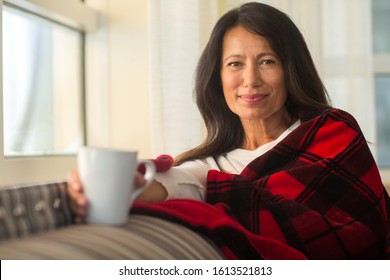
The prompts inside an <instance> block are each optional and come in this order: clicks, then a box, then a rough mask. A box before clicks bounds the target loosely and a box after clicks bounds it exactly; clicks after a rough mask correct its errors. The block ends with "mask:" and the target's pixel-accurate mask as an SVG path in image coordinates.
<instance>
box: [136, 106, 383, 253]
mask: <svg viewBox="0 0 390 280" xmlns="http://www.w3.org/2000/svg"><path fill="white" fill-rule="evenodd" d="M206 201H207V203H205V202H199V201H194V200H171V201H164V202H160V203H155V204H137V205H135V206H134V207H133V209H132V212H134V213H142V214H148V215H153V216H158V217H161V218H164V219H168V220H171V221H175V222H178V223H181V224H183V225H185V226H186V227H189V228H190V229H192V230H195V231H197V232H199V233H201V234H203V235H205V236H207V237H208V238H209V239H210V240H212V241H213V242H214V243H215V244H216V245H217V246H218V247H219V248H220V250H221V251H222V252H223V253H224V254H225V255H226V257H227V258H229V259H305V258H308V259H385V258H386V257H387V258H389V256H390V250H389V236H390V235H389V218H390V214H389V213H390V203H389V202H390V201H389V196H388V194H387V193H386V191H385V189H384V187H383V184H382V182H381V179H380V175H379V172H378V168H377V166H376V164H375V162H374V159H373V157H372V155H371V153H370V150H369V147H368V145H367V143H366V140H365V138H364V136H363V134H362V132H361V130H360V128H359V126H358V124H357V123H356V121H355V119H354V118H353V117H352V116H351V115H349V114H348V113H346V112H343V111H340V110H337V109H332V110H327V111H326V112H322V113H321V114H319V115H317V116H315V117H312V118H310V119H308V120H305V119H302V124H301V125H300V126H299V127H298V128H297V129H295V130H294V131H293V132H291V133H290V134H289V135H288V136H287V137H286V138H285V139H284V140H282V141H281V142H280V143H279V144H278V145H276V146H275V147H274V148H273V149H272V150H270V151H269V152H267V153H266V154H264V155H263V156H261V157H259V158H257V159H255V160H254V161H253V162H251V163H250V164H249V165H248V166H247V167H246V168H245V169H244V170H243V172H242V173H241V174H239V175H234V174H228V173H224V172H220V171H216V170H211V171H210V172H209V174H208V188H207V195H206ZM386 254H387V255H386Z"/></svg>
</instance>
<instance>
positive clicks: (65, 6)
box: [0, 0, 97, 186]
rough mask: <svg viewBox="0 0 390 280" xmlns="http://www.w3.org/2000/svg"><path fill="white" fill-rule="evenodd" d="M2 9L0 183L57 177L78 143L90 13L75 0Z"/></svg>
mask: <svg viewBox="0 0 390 280" xmlns="http://www.w3.org/2000/svg"><path fill="white" fill-rule="evenodd" d="M0 6H1V8H2V9H1V10H2V13H1V22H2V29H1V30H2V33H1V38H2V40H1V42H2V43H1V46H2V51H1V53H2V56H1V60H0V61H1V67H0V69H1V75H0V88H1V92H2V95H1V98H0V108H1V109H0V113H1V114H0V115H1V122H0V123H1V125H0V127H1V128H2V129H1V130H0V131H1V132H2V134H1V135H0V136H1V137H0V139H1V140H0V147H1V149H0V151H1V155H2V157H1V158H0V186H2V185H9V184H22V183H33V182H35V181H43V180H54V179H63V178H64V176H65V175H66V172H67V171H68V170H69V169H70V168H72V167H74V166H75V156H74V155H75V153H76V151H77V149H78V147H79V146H80V145H81V144H83V143H84V137H85V136H84V135H85V133H84V131H85V129H84V117H83V116H84V109H83V102H82V101H83V98H84V89H85V82H84V77H85V71H84V65H85V62H84V54H85V44H84V41H85V40H84V37H85V34H86V32H88V31H90V30H93V29H94V28H95V26H96V19H97V15H96V12H95V11H94V10H93V9H91V8H89V7H88V6H87V5H86V4H84V3H83V1H78V0H73V1H69V0H39V1H38V0H25V1H20V0H4V1H2V4H0Z"/></svg>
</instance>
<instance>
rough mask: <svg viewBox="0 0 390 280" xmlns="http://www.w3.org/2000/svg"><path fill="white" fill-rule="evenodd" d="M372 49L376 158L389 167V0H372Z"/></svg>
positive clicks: (383, 165) (379, 163)
mask: <svg viewBox="0 0 390 280" xmlns="http://www.w3.org/2000/svg"><path fill="white" fill-rule="evenodd" d="M372 5H373V6H372V7H373V17H372V18H373V50H374V72H375V73H374V75H375V98H376V123H377V144H378V147H377V148H378V149H377V152H378V153H377V160H378V165H379V167H380V168H382V169H383V168H385V169H389V168H390V126H389V123H388V120H389V119H390V33H389V32H388V26H389V25H390V2H389V1H387V0H373V1H372Z"/></svg>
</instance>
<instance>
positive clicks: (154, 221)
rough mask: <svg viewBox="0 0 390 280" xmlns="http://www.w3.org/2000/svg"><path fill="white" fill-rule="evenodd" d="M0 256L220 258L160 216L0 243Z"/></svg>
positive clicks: (211, 247)
mask: <svg viewBox="0 0 390 280" xmlns="http://www.w3.org/2000/svg"><path fill="white" fill-rule="evenodd" d="M0 259H2V260H6V259H26V260H30V259H63V260H69V259H77V260H79V259H99V260H100V259H104V260H106V259H123V260H124V259H126V260H169V259H171V260H184V259H194V260H196V259H223V256H222V254H221V253H220V252H219V250H218V249H217V248H216V247H215V246H214V245H213V244H212V243H211V242H209V241H208V240H207V239H205V238H204V237H202V236H201V235H199V234H197V233H195V232H192V231H191V230H189V229H187V228H185V227H183V226H181V225H178V224H175V223H172V222H168V221H165V220H162V219H159V218H154V217H150V216H145V215H131V216H130V217H129V219H128V222H127V224H126V225H125V226H118V227H114V226H104V225H91V224H89V225H87V224H84V225H72V226H69V227H64V228H61V229H58V230H56V231H52V232H45V233H40V234H37V235H35V236H33V237H28V238H22V239H19V240H10V241H3V242H0Z"/></svg>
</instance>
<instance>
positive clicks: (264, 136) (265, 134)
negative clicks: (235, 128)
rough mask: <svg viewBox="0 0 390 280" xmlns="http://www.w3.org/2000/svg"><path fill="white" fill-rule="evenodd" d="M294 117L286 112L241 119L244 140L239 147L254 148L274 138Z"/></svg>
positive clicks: (284, 129) (283, 130)
mask: <svg viewBox="0 0 390 280" xmlns="http://www.w3.org/2000/svg"><path fill="white" fill-rule="evenodd" d="M294 121H295V119H294V118H292V117H291V116H290V115H289V114H288V113H286V114H282V115H281V116H280V117H274V118H268V119H261V120H256V121H253V120H250V121H245V120H244V121H243V120H242V121H241V122H242V125H243V128H244V135H245V136H244V141H243V143H242V146H241V148H242V149H245V150H256V149H257V148H258V147H260V146H262V145H264V144H267V143H269V142H272V141H274V140H276V139H277V138H278V137H279V136H280V135H281V134H282V133H283V132H285V131H286V130H287V129H288V128H289V127H290V126H291V125H292V124H293V123H294Z"/></svg>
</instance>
